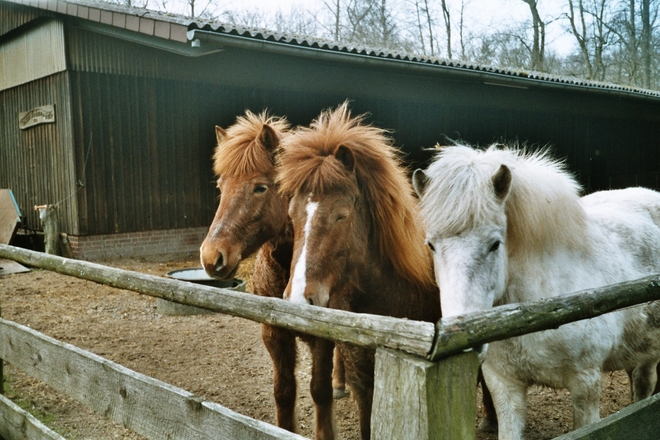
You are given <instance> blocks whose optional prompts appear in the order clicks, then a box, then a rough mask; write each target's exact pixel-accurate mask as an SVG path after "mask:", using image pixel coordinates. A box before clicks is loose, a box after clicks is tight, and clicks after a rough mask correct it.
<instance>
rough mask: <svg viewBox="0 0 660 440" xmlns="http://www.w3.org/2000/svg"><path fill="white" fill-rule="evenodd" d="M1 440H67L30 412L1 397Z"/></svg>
mask: <svg viewBox="0 0 660 440" xmlns="http://www.w3.org/2000/svg"><path fill="white" fill-rule="evenodd" d="M0 438H3V439H5V440H65V439H64V437H62V436H61V435H59V434H58V433H56V432H54V431H52V430H51V429H50V428H48V427H47V426H46V425H44V424H43V423H41V422H40V421H39V420H37V418H36V417H34V416H33V415H32V414H30V413H29V412H27V411H25V410H24V409H22V408H21V407H20V406H18V405H16V404H15V403H14V402H12V401H11V400H9V399H7V398H6V397H4V396H0Z"/></svg>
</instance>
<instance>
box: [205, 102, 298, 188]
mask: <svg viewBox="0 0 660 440" xmlns="http://www.w3.org/2000/svg"><path fill="white" fill-rule="evenodd" d="M264 125H268V126H270V127H271V128H272V129H273V130H274V131H275V133H276V134H277V136H278V137H279V138H280V140H281V139H282V137H283V136H284V134H285V133H286V132H287V130H288V129H289V124H288V122H287V121H286V119H284V118H279V117H275V116H270V115H268V113H267V112H266V111H263V112H261V113H259V114H258V115H255V114H254V113H252V112H251V111H249V110H247V111H246V112H245V116H239V117H238V118H236V123H235V124H234V125H232V126H231V127H229V128H228V129H227V135H226V136H225V137H224V139H222V140H221V141H220V142H219V143H218V146H217V147H216V148H215V152H214V153H213V171H214V172H215V174H216V175H217V176H223V175H224V176H232V177H235V176H243V175H246V174H251V173H256V174H263V175H265V176H268V177H274V176H275V164H274V163H273V159H272V152H270V151H268V150H267V149H266V148H264V146H263V145H261V142H260V140H259V135H260V133H261V130H262V129H263V127H264Z"/></svg>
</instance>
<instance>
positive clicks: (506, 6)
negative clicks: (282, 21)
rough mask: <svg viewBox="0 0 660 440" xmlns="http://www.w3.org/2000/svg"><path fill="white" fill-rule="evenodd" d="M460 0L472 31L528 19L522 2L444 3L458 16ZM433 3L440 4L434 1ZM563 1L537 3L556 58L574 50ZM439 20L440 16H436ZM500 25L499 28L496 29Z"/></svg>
mask: <svg viewBox="0 0 660 440" xmlns="http://www.w3.org/2000/svg"><path fill="white" fill-rule="evenodd" d="M462 1H464V2H465V3H466V9H465V16H466V24H467V27H469V28H470V29H474V30H480V29H488V28H493V27H502V26H501V24H502V23H506V22H521V21H525V20H529V19H530V18H531V14H530V12H529V6H528V5H527V4H525V3H523V1H522V0H447V3H448V4H449V7H450V9H454V10H455V11H456V12H455V13H454V14H453V16H454V17H457V16H458V15H459V13H458V10H459V8H460V6H461V3H462ZM433 3H439V2H438V1H437V0H433ZM564 3H566V2H565V1H557V0H539V6H538V7H539V11H540V14H541V17H542V19H543V20H544V21H545V22H546V23H547V25H546V43H547V46H546V47H547V48H550V49H552V50H554V51H556V52H557V53H558V54H559V55H567V54H568V52H570V51H572V50H573V48H574V41H573V37H570V36H569V35H567V34H566V33H565V32H564V31H563V29H562V24H561V23H560V22H559V21H557V20H556V18H557V17H559V16H560V15H561V13H562V7H563V6H562V5H563V4H564ZM219 4H220V5H221V6H223V7H226V8H228V9H233V10H241V9H255V8H259V9H260V10H264V11H269V12H273V13H274V12H276V11H278V10H281V11H282V12H285V13H286V12H289V11H290V10H291V8H292V7H293V6H302V7H304V8H305V9H307V10H309V11H312V12H313V11H318V10H320V9H321V8H323V0H220V1H219ZM437 19H438V20H441V19H442V18H441V17H437ZM498 25H500V26H498Z"/></svg>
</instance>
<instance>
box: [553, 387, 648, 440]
mask: <svg viewBox="0 0 660 440" xmlns="http://www.w3.org/2000/svg"><path fill="white" fill-rule="evenodd" d="M659 414H660V394H656V395H655V396H651V397H649V398H648V399H644V400H642V401H641V402H637V403H633V404H632V405H629V406H627V407H625V408H623V409H622V410H621V411H617V412H616V413H614V414H612V415H610V416H608V417H605V418H604V419H602V420H601V421H600V422H597V423H594V424H592V425H589V426H585V427H583V428H580V429H577V430H575V431H572V432H569V433H568V434H564V435H562V436H560V437H556V439H555V440H578V439H579V440H602V439H607V440H632V439H634V440H657V439H658V437H659V436H660V417H658V415H659Z"/></svg>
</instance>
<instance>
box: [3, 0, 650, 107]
mask: <svg viewBox="0 0 660 440" xmlns="http://www.w3.org/2000/svg"><path fill="white" fill-rule="evenodd" d="M0 1H7V2H11V3H18V4H23V5H26V6H32V7H36V8H40V9H46V10H50V11H56V12H61V13H64V14H67V15H74V16H77V17H79V18H83V19H87V20H93V19H92V18H91V17H90V16H89V14H88V13H87V12H85V15H86V16H84V15H83V14H81V13H79V11H78V6H80V7H82V8H83V9H86V8H93V9H98V10H100V11H107V12H112V13H113V14H123V15H125V16H131V17H135V18H138V19H140V21H147V22H150V21H151V20H153V21H154V22H162V23H167V24H169V25H170V26H169V27H170V30H169V32H163V30H162V29H160V31H159V32H153V31H152V29H154V26H148V24H149V23H146V24H147V26H140V28H138V29H129V28H128V27H127V26H125V23H126V22H127V20H125V19H123V20H122V19H119V20H117V22H118V23H123V25H119V26H118V27H123V28H126V29H129V30H134V31H136V32H142V33H150V34H151V35H154V36H157V37H161V38H166V39H171V40H175V41H179V42H186V41H187V39H186V37H185V31H187V30H195V29H199V30H204V31H211V32H214V33H217V34H219V35H223V34H224V35H229V36H231V35H233V36H237V37H242V38H246V39H251V40H255V41H260V42H265V43H278V45H287V46H291V47H297V48H300V49H305V48H310V49H315V50H322V51H329V52H334V53H337V54H346V55H348V56H350V55H360V56H366V57H371V58H377V59H381V60H383V61H386V60H392V61H403V62H408V63H413V64H419V65H423V66H428V67H432V66H437V67H440V68H443V67H444V68H451V69H452V70H453V69H458V70H463V71H465V73H469V72H475V73H486V74H495V75H501V76H502V77H503V78H506V77H508V78H511V79H516V80H518V81H525V80H526V81H530V83H536V84H539V83H540V84H543V83H547V84H548V85H562V86H568V87H578V88H586V89H590V90H594V91H601V92H618V93H623V94H625V95H632V96H637V97H646V98H655V99H657V98H660V92H659V91H655V90H647V89H642V88H638V87H632V86H625V85H620V84H611V83H603V82H598V81H590V80H585V79H581V78H577V77H565V76H558V75H552V74H548V73H544V72H535V71H524V70H516V69H509V68H502V67H497V66H491V65H483V64H477V63H469V62H462V61H457V60H450V59H443V58H433V57H427V56H424V55H415V54H405V53H404V54H401V53H396V52H390V51H387V50H385V49H383V48H373V47H366V46H353V45H347V44H342V43H339V42H336V41H330V40H325V39H322V38H316V37H308V36H303V35H296V34H285V33H279V32H274V31H271V30H268V29H263V28H251V27H243V26H235V25H232V24H228V23H223V22H217V21H210V20H202V19H190V18H188V17H185V16H182V15H176V14H169V13H165V12H160V11H153V10H149V9H143V8H136V7H130V6H124V5H118V4H114V3H106V2H101V1H89V0H0ZM70 6H71V7H70ZM96 21H100V20H96ZM107 24H111V25H115V23H114V22H113V23H107ZM184 28H185V29H184ZM145 29H146V31H145ZM263 47H264V48H266V49H267V48H268V45H267V44H266V45H263ZM518 81H516V82H518ZM526 81H525V82H526ZM519 84H520V83H519Z"/></svg>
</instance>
